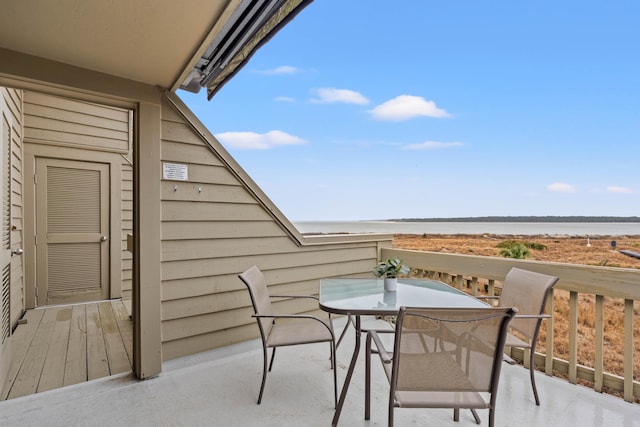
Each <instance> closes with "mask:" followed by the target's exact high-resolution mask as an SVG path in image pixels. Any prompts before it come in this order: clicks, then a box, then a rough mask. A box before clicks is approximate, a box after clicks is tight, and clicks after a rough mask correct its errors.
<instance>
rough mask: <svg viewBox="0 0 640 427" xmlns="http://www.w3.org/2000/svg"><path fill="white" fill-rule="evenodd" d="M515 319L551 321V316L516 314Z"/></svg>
mask: <svg viewBox="0 0 640 427" xmlns="http://www.w3.org/2000/svg"><path fill="white" fill-rule="evenodd" d="M513 318H514V319H551V315H550V314H516V315H515V316H513Z"/></svg>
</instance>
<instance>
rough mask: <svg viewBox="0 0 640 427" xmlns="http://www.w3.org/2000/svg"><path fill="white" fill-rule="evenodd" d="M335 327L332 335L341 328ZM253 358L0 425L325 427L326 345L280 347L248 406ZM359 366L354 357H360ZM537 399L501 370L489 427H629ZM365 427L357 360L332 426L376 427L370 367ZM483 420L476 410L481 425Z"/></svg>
mask: <svg viewBox="0 0 640 427" xmlns="http://www.w3.org/2000/svg"><path fill="white" fill-rule="evenodd" d="M344 324H345V322H344V318H342V319H338V321H337V322H336V328H337V329H338V330H339V329H341V328H342V326H344ZM352 343H353V329H352V328H349V331H348V335H347V336H346V337H345V341H344V342H343V343H342V344H341V346H340V348H339V349H338V356H337V358H338V382H339V383H340V384H341V383H342V381H343V380H344V376H345V373H346V369H347V366H346V365H347V364H348V360H349V358H350V355H351V351H352ZM261 352H262V350H261V347H260V343H259V342H258V341H255V340H254V341H249V342H245V343H241V344H236V345H233V346H228V347H223V348H219V349H216V350H213V351H209V352H204V353H200V354H196V355H193V356H188V357H184V358H181V359H176V360H173V361H170V362H167V363H165V364H164V366H163V373H162V374H161V375H160V376H158V377H156V378H152V379H149V380H145V381H139V380H136V379H134V378H133V377H132V376H131V375H130V374H121V375H118V376H113V377H109V378H104V379H100V380H95V381H91V382H87V383H82V384H77V385H74V386H70V387H66V388H61V389H57V390H52V391H48V392H44V393H39V394H35V395H31V396H26V397H21V398H17V399H12V400H8V401H6V402H2V403H0V409H1V411H0V425H49V426H57V425H60V426H62V425H87V426H91V425H96V426H97V425H100V426H105V425H149V426H151V425H189V426H197V425H224V426H303V425H304V426H329V425H330V424H331V418H332V416H333V409H334V408H333V394H332V375H331V373H330V368H329V360H328V354H327V353H328V352H327V349H326V345H322V344H318V345H308V346H300V347H291V348H281V349H280V350H279V351H278V355H277V357H276V360H275V363H274V367H273V371H272V372H271V373H270V374H269V376H268V378H267V385H266V389H265V396H264V399H263V402H262V404H261V405H257V404H256V399H257V396H258V390H259V387H260V378H261V368H262V353H261ZM361 358H362V356H361ZM537 375H538V377H537V381H538V388H539V391H540V396H541V400H542V404H541V406H536V405H535V403H534V401H533V396H532V394H531V386H530V384H529V379H528V371H527V370H526V369H523V368H522V367H521V366H510V365H507V364H506V363H505V364H503V366H502V377H501V382H500V387H499V395H498V403H497V405H498V409H497V412H496V425H501V426H505V425H513V426H516V425H517V426H522V425H526V426H540V425H544V426H546V427H553V426H563V427H564V426H568V425H580V426H581V427H589V426H594V427H595V426H602V425H611V426H614V425H615V426H632V425H638V424H637V423H638V420H640V406H638V405H636V404H631V403H627V402H625V401H624V400H622V399H620V398H617V397H614V396H611V395H608V394H601V393H596V392H594V391H593V390H591V389H589V388H586V387H584V386H581V385H574V384H571V383H569V382H567V381H564V380H561V379H559V378H554V377H550V376H546V375H544V374H543V373H538V374H537ZM372 377H373V378H372V380H373V393H372V414H371V420H370V421H365V420H364V419H363V415H364V398H363V396H364V361H363V360H360V361H359V363H358V364H357V367H356V371H355V374H354V378H353V380H352V383H351V387H350V389H349V393H348V395H347V400H346V402H345V406H344V409H343V412H342V416H341V418H340V423H339V425H342V426H378V425H386V422H387V421H386V420H387V418H386V411H387V409H386V408H387V396H388V383H387V382H386V378H385V377H384V373H383V372H382V368H381V367H380V365H379V363H374V364H373V371H372ZM486 412H487V411H480V417H481V419H482V422H483V424H484V425H487V424H486V423H487V418H486V417H487V414H486ZM396 421H397V425H399V426H401V425H416V424H418V425H433V426H443V425H451V426H461V427H464V426H475V425H476V424H475V423H474V421H473V417H472V416H471V413H470V412H469V411H462V412H461V416H460V422H459V423H454V422H453V420H452V411H450V410H442V409H424V410H422V409H413V410H402V409H400V410H397V411H396Z"/></svg>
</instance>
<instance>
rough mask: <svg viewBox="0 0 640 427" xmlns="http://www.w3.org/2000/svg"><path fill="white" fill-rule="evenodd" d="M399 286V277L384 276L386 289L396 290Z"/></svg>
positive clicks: (389, 290) (388, 290)
mask: <svg viewBox="0 0 640 427" xmlns="http://www.w3.org/2000/svg"><path fill="white" fill-rule="evenodd" d="M397 288H398V278H397V277H385V278H384V290H385V291H387V292H395V291H396V289H397Z"/></svg>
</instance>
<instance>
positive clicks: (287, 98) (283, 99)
mask: <svg viewBox="0 0 640 427" xmlns="http://www.w3.org/2000/svg"><path fill="white" fill-rule="evenodd" d="M275 100H276V101H278V102H296V100H295V98H291V97H290V96H276V97H275Z"/></svg>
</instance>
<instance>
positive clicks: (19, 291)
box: [0, 88, 25, 329]
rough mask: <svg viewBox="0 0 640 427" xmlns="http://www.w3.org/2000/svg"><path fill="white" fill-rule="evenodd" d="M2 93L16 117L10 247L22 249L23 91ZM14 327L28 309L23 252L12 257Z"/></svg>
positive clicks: (1, 89) (13, 130)
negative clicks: (26, 304) (25, 298)
mask: <svg viewBox="0 0 640 427" xmlns="http://www.w3.org/2000/svg"><path fill="white" fill-rule="evenodd" d="M0 96H2V97H3V98H4V101H5V105H6V107H7V109H8V110H9V113H10V115H11V117H12V119H13V126H12V129H11V184H10V188H11V250H17V249H22V245H23V234H22V227H23V222H24V221H23V200H22V194H23V191H22V181H23V179H22V170H23V150H22V135H23V114H22V103H23V99H22V98H23V92H22V91H18V90H13V89H5V88H0ZM10 274H11V276H10V277H11V297H10V300H11V328H12V329H13V328H14V327H15V326H16V324H17V322H18V319H20V317H22V314H23V313H24V310H25V301H24V264H23V257H22V256H15V255H14V256H12V257H11V273H10Z"/></svg>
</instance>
